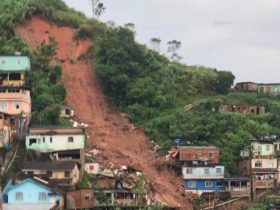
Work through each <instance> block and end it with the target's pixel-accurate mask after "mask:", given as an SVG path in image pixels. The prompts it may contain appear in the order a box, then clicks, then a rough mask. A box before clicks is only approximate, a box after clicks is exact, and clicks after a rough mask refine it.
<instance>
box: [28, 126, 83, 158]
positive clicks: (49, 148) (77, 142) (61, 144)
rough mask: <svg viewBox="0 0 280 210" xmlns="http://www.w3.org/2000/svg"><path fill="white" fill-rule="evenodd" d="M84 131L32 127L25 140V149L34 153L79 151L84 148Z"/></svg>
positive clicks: (68, 128) (55, 127) (80, 129)
mask: <svg viewBox="0 0 280 210" xmlns="http://www.w3.org/2000/svg"><path fill="white" fill-rule="evenodd" d="M85 141H86V137H85V131H84V128H80V127H61V126H45V127H44V126H43V127H42V126H40V127H32V128H30V129H29V133H28V135H27V136H26V139H25V145H26V148H27V149H29V150H35V151H36V152H41V153H44V152H55V151H68V150H81V149H84V148H85Z"/></svg>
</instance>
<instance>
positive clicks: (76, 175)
mask: <svg viewBox="0 0 280 210" xmlns="http://www.w3.org/2000/svg"><path fill="white" fill-rule="evenodd" d="M22 172H23V173H24V174H25V175H29V176H37V177H39V178H41V179H44V180H47V181H49V182H50V183H51V184H55V185H58V186H61V187H71V186H73V185H75V184H77V183H78V182H79V181H80V177H81V171H80V165H79V164H78V163H77V162H75V161H53V162H49V161H25V162H24V163H23V167H22Z"/></svg>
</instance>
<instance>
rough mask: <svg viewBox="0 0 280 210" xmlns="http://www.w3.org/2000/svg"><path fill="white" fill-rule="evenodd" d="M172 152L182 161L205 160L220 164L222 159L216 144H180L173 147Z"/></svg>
mask: <svg viewBox="0 0 280 210" xmlns="http://www.w3.org/2000/svg"><path fill="white" fill-rule="evenodd" d="M170 153H171V156H172V157H173V158H177V159H179V161H181V162H189V161H203V162H208V163H209V164H218V163H219V161H220V149H219V148H218V147H214V146H180V147H176V148H173V150H172V151H171V152H170Z"/></svg>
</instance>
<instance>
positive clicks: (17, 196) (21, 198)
mask: <svg viewBox="0 0 280 210" xmlns="http://www.w3.org/2000/svg"><path fill="white" fill-rule="evenodd" d="M22 200H23V194H22V192H16V201H22Z"/></svg>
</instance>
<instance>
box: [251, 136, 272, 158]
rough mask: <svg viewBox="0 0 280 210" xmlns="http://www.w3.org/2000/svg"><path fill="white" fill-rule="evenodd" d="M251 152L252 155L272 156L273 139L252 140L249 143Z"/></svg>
mask: <svg viewBox="0 0 280 210" xmlns="http://www.w3.org/2000/svg"><path fill="white" fill-rule="evenodd" d="M251 152H252V156H253V157H262V156H274V155H275V151H274V145H273V141H270V140H257V141H256V140H254V141H252V143H251Z"/></svg>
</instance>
